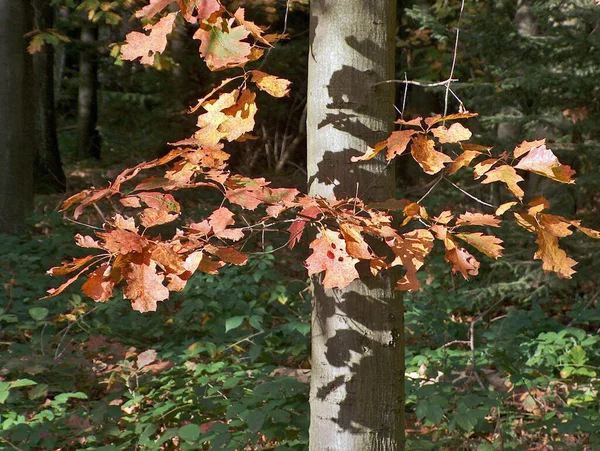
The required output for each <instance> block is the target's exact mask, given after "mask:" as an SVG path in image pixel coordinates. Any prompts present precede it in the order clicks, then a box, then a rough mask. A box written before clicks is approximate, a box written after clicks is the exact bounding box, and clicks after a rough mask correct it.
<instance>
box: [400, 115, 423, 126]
mask: <svg viewBox="0 0 600 451" xmlns="http://www.w3.org/2000/svg"><path fill="white" fill-rule="evenodd" d="M422 120H423V118H422V117H416V118H414V119H411V120H410V121H405V120H404V119H398V120H397V121H396V122H395V123H396V124H400V125H407V126H409V127H421V121H422ZM421 128H422V127H421Z"/></svg>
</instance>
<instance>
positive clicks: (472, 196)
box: [419, 176, 498, 208]
mask: <svg viewBox="0 0 600 451" xmlns="http://www.w3.org/2000/svg"><path fill="white" fill-rule="evenodd" d="M440 179H444V180H446V181H447V182H448V183H450V184H451V185H452V186H453V187H454V188H456V189H457V190H459V191H460V192H461V193H463V194H464V195H465V196H469V197H470V198H471V199H473V200H475V201H477V202H479V203H480V204H482V205H485V206H486V207H490V208H498V207H497V206H495V205H492V204H488V203H487V202H485V201H483V200H481V199H479V198H478V197H475V196H474V195H473V194H471V193H469V192H467V191H465V190H464V189H462V188H461V187H460V186H458V185H457V184H456V183H454V182H452V181H451V180H448V179H447V178H446V177H444V176H441V177H440ZM432 188H433V187H432ZM430 191H431V190H430ZM427 194H429V192H427ZM419 202H420V201H419Z"/></svg>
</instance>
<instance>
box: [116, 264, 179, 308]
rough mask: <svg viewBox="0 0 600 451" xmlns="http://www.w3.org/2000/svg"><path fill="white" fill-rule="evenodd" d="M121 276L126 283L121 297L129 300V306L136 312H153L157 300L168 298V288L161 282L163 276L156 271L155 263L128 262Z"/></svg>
mask: <svg viewBox="0 0 600 451" xmlns="http://www.w3.org/2000/svg"><path fill="white" fill-rule="evenodd" d="M123 276H124V277H125V280H126V281H127V285H126V286H125V287H124V288H123V297H124V298H125V299H129V300H131V307H132V308H133V309H134V310H137V311H138V312H155V311H156V309H157V304H158V302H159V301H164V300H165V299H168V298H169V290H168V289H167V287H165V286H164V285H163V284H162V282H163V280H164V278H165V277H164V276H163V275H162V274H157V273H156V263H155V262H154V261H152V260H150V264H148V265H145V264H141V265H137V264H134V263H130V264H129V266H128V267H127V268H126V270H125V272H124V274H123Z"/></svg>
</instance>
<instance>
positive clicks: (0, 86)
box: [0, 0, 35, 233]
mask: <svg viewBox="0 0 600 451" xmlns="http://www.w3.org/2000/svg"><path fill="white" fill-rule="evenodd" d="M31 17H32V11H31V8H30V4H29V2H28V1H21V0H20V1H15V0H0V124H1V125H0V232H4V233H14V232H17V231H18V230H19V229H20V228H21V226H22V225H23V221H24V219H25V217H26V216H27V214H28V213H30V212H31V210H32V208H33V162H34V155H35V144H34V142H33V140H32V136H31V131H32V113H31V88H32V87H31V84H30V83H31V72H32V69H31V56H30V55H29V54H28V53H27V51H26V47H27V42H26V38H25V37H24V35H25V33H27V32H29V31H31V22H32V21H31Z"/></svg>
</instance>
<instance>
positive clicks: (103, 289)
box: [81, 263, 118, 302]
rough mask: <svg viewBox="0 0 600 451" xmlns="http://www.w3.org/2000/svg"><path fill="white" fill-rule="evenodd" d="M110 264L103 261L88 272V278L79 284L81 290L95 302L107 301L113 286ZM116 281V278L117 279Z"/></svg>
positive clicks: (111, 293)
mask: <svg viewBox="0 0 600 451" xmlns="http://www.w3.org/2000/svg"><path fill="white" fill-rule="evenodd" d="M111 270H112V268H111V266H110V265H109V264H108V263H104V264H102V265H100V266H98V268H96V269H95V270H94V271H93V272H92V273H90V274H88V276H87V277H88V279H87V280H86V281H85V282H84V283H83V285H82V286H81V290H82V291H83V292H84V293H85V294H86V295H87V296H89V297H90V298H92V299H93V300H94V301H96V302H104V301H108V300H109V299H110V298H111V297H112V295H113V290H114V287H115V280H114V278H112V277H111ZM117 282H118V279H117Z"/></svg>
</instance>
